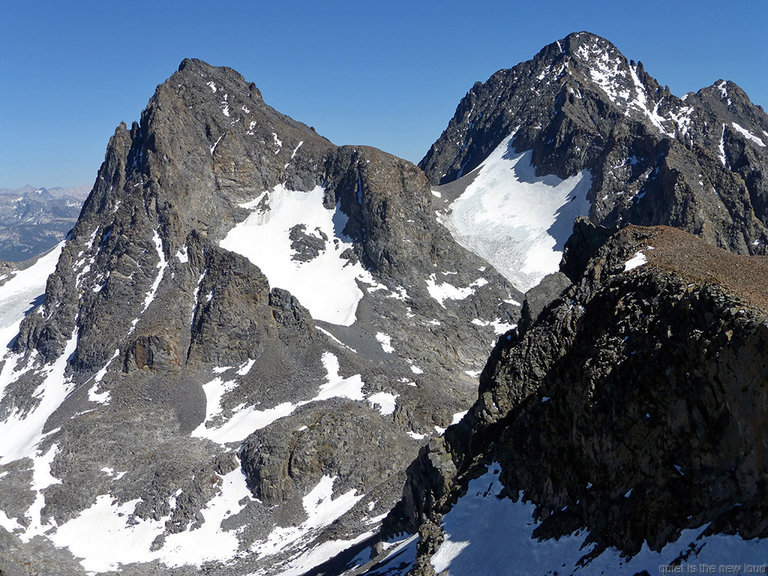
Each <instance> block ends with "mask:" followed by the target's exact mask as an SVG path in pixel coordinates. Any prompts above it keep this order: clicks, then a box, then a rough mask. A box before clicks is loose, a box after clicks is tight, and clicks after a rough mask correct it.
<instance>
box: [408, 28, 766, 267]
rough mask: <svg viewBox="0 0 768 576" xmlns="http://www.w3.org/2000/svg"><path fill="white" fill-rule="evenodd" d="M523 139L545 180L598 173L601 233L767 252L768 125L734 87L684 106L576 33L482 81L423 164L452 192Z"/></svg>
mask: <svg viewBox="0 0 768 576" xmlns="http://www.w3.org/2000/svg"><path fill="white" fill-rule="evenodd" d="M512 133H514V134H515V137H514V139H513V142H512V143H513V145H514V148H515V149H516V150H518V151H523V150H532V151H533V156H532V161H533V164H534V165H535V166H536V169H537V174H542V175H543V174H556V175H558V176H560V177H561V178H565V177H567V176H570V175H573V174H576V173H578V172H579V171H581V170H584V169H587V170H589V171H590V173H591V174H592V187H591V190H590V192H589V194H588V199H589V201H590V213H589V216H590V218H591V219H592V221H593V222H595V223H598V224H601V225H604V226H608V227H616V226H622V225H625V224H630V223H632V224H640V225H657V224H664V225H669V226H675V227H678V228H682V229H684V230H687V231H689V232H691V233H693V234H696V235H698V236H701V237H703V238H705V239H706V240H707V241H708V242H710V243H712V244H715V245H717V246H720V247H723V248H726V249H728V250H731V251H734V252H737V253H740V254H765V253H766V242H768V231H767V229H766V226H767V225H768V211H766V190H768V182H766V174H768V147H767V146H768V116H766V114H765V112H764V110H763V109H762V108H761V107H759V106H755V105H754V104H752V103H751V102H750V101H749V98H748V97H747V95H746V94H745V93H744V92H743V91H742V90H741V89H740V88H739V87H738V86H736V85H735V84H734V83H732V82H725V81H717V82H716V83H715V84H714V85H712V86H710V87H708V88H704V89H702V90H700V91H699V92H697V93H695V94H694V93H689V94H687V95H685V96H683V97H682V98H679V97H677V96H675V95H674V94H672V93H670V91H669V89H668V88H667V87H662V86H661V85H659V83H658V82H657V81H656V80H655V79H654V78H653V77H652V76H650V75H649V74H648V73H647V72H646V71H645V69H644V68H643V65H642V64H641V63H639V62H638V63H635V62H633V61H629V60H627V58H626V57H624V55H622V54H621V53H620V52H619V51H618V50H617V49H616V47H615V46H613V45H612V44H611V43H610V42H608V41H607V40H605V39H603V38H600V37H598V36H595V35H593V34H589V33H587V32H580V33H576V34H571V35H569V36H567V37H566V38H564V39H562V40H560V41H558V42H555V43H553V44H550V45H548V46H546V47H545V48H544V49H543V50H542V51H541V52H539V53H538V54H537V55H536V56H535V57H534V58H533V59H532V60H529V61H527V62H523V63H521V64H518V65H517V66H515V67H514V68H510V69H507V70H500V71H498V72H496V73H495V74H494V75H493V76H491V78H489V79H488V81H486V82H485V83H480V82H478V83H476V84H475V85H474V86H473V87H472V89H471V90H470V91H469V92H468V93H467V95H466V96H465V97H464V98H463V99H462V101H461V102H460V104H459V106H458V107H457V109H456V113H455V115H454V117H453V118H452V119H451V121H450V122H449V123H448V126H447V128H446V129H445V131H444V132H443V134H442V135H441V136H440V138H439V139H438V140H437V141H436V142H435V143H434V144H433V145H432V148H431V149H430V151H429V152H428V153H427V155H426V156H425V157H424V159H423V160H422V161H421V162H420V164H419V166H421V168H423V169H424V171H425V173H426V174H427V177H428V178H429V180H430V182H432V183H433V184H446V183H449V182H452V181H454V180H456V179H458V178H460V177H461V176H463V175H468V174H469V173H470V172H471V171H472V170H474V169H475V168H477V167H478V166H479V165H480V164H481V163H482V162H483V161H484V160H485V159H486V158H487V156H488V155H489V154H490V153H491V152H492V151H493V150H494V149H495V148H496V147H497V146H498V145H499V144H500V143H501V141H502V140H504V139H505V138H506V137H507V136H508V135H509V134H512ZM468 177H471V176H468Z"/></svg>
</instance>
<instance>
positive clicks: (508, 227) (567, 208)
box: [438, 134, 592, 297]
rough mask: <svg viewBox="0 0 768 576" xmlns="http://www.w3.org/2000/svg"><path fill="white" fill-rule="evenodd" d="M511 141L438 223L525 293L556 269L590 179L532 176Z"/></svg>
mask: <svg viewBox="0 0 768 576" xmlns="http://www.w3.org/2000/svg"><path fill="white" fill-rule="evenodd" d="M513 136H514V134H510V135H509V136H508V137H507V138H505V139H504V140H503V141H502V142H501V144H499V145H498V146H497V147H496V149H495V150H494V151H493V152H492V153H491V154H490V155H489V156H488V158H487V159H486V160H485V161H484V162H483V163H482V164H481V165H480V166H478V167H477V168H476V169H475V170H474V171H473V172H472V173H471V174H473V175H475V178H474V180H473V181H472V182H471V183H470V184H469V185H468V186H467V188H466V190H465V191H464V192H463V193H462V194H461V196H459V197H458V198H457V199H456V200H454V201H453V203H451V205H450V206H449V208H448V211H447V212H446V213H442V214H439V216H438V220H439V221H440V223H441V224H443V225H444V226H445V227H446V228H447V229H448V230H449V231H450V232H451V235H452V236H453V237H454V239H455V240H456V241H457V242H458V243H459V244H461V245H462V246H463V247H464V248H466V249H467V250H469V251H471V252H474V253H475V254H477V255H478V256H480V257H481V258H483V259H484V260H486V261H488V262H490V263H491V264H493V266H494V267H495V268H496V269H497V270H498V271H499V272H500V273H501V274H502V275H503V276H504V277H505V278H507V279H508V280H509V281H510V282H511V283H512V284H513V285H514V286H515V288H517V289H518V290H521V291H522V292H525V291H527V290H528V289H529V288H531V287H533V286H535V285H536V284H538V283H539V281H541V279H542V278H543V277H544V276H546V275H547V274H550V273H552V272H555V271H557V270H558V266H559V264H560V258H561V256H562V251H563V246H564V245H565V241H566V240H567V239H568V237H569V236H570V234H571V230H572V228H573V221H574V220H575V219H576V217H577V216H585V215H587V214H588V212H589V202H588V201H587V192H588V191H589V189H590V187H591V186H592V175H591V174H590V173H589V171H588V170H584V171H582V172H579V173H578V174H576V175H574V176H571V177H570V178H567V179H566V180H562V179H560V178H558V177H557V176H551V175H550V176H536V168H535V167H534V166H533V165H532V164H531V152H530V151H528V152H522V153H518V152H515V151H514V148H513V147H512V138H513ZM468 176H470V175H468ZM465 178H466V176H465ZM448 297H451V296H448ZM453 297H456V296H455V295H454V296H453Z"/></svg>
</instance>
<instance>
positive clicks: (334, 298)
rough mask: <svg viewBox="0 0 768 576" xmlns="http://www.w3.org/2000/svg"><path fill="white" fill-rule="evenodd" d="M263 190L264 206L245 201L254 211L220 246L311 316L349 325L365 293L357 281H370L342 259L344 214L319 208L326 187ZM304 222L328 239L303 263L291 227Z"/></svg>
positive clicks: (361, 270) (346, 245)
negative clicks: (297, 255) (243, 259)
mask: <svg viewBox="0 0 768 576" xmlns="http://www.w3.org/2000/svg"><path fill="white" fill-rule="evenodd" d="M265 194H266V198H267V201H266V204H268V206H267V207H264V206H261V204H262V201H261V199H262V198H263V197H264V194H262V195H261V196H259V198H257V200H258V201H259V202H258V203H256V204H254V202H255V201H254V202H250V203H247V204H245V205H243V207H247V208H251V209H253V213H252V214H251V215H250V216H249V217H248V218H247V219H246V220H245V221H244V222H241V223H240V224H238V225H237V226H235V227H234V228H233V229H232V230H230V231H229V233H228V234H227V236H226V238H224V240H222V241H221V247H222V248H225V249H227V250H230V251H232V252H236V253H237V254H241V255H243V256H245V257H246V258H248V259H249V260H250V261H251V262H252V263H253V264H255V265H256V266H258V267H259V268H260V269H261V271H262V272H263V273H264V275H265V276H266V277H267V278H268V280H269V283H270V285H271V286H272V287H278V288H284V289H286V290H288V291H290V292H291V294H293V295H294V296H296V297H297V298H298V299H299V301H301V303H302V304H303V305H304V306H306V307H307V309H308V310H309V312H310V314H312V317H313V318H315V319H316V320H323V321H326V322H330V323H331V324H339V325H343V326H351V325H352V324H353V323H354V322H355V320H356V316H355V314H356V311H357V304H358V302H360V300H361V299H362V297H363V292H362V291H361V290H360V288H358V285H357V281H358V280H360V281H363V282H366V283H369V284H373V283H374V281H373V277H372V276H371V275H370V273H368V272H367V271H366V270H365V269H364V268H363V267H362V265H361V264H359V263H357V264H351V263H350V262H349V260H345V259H343V258H340V255H341V253H342V252H344V250H346V249H347V248H351V247H352V243H351V241H350V240H349V239H348V238H346V237H345V236H344V235H343V234H342V231H343V230H344V226H345V225H346V222H347V216H346V215H345V214H344V213H343V212H341V210H340V209H339V208H338V207H337V208H336V209H335V210H328V209H326V208H325V207H324V206H323V197H324V195H325V191H324V190H323V189H322V188H320V187H319V186H318V187H316V188H315V189H314V190H312V191H310V192H296V191H293V190H288V189H287V188H285V187H284V186H282V185H278V186H276V187H275V188H274V190H272V191H271V192H267V193H265ZM297 224H304V225H305V226H306V228H307V229H308V230H317V229H319V230H320V231H322V232H323V233H324V234H325V235H326V236H327V237H328V238H330V239H331V241H329V242H327V243H326V246H325V250H323V251H322V252H321V253H320V254H319V255H318V256H317V257H316V258H313V259H312V260H310V261H308V262H301V261H297V260H293V259H292V258H291V256H292V254H293V249H292V247H291V240H290V238H289V234H290V229H291V228H293V227H294V226H296V225H297Z"/></svg>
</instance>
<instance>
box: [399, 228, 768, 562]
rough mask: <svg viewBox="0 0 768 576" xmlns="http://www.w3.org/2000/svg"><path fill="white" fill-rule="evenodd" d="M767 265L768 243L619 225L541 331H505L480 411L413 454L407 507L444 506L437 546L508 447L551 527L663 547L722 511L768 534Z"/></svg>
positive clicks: (510, 490) (546, 315) (629, 547)
mask: <svg viewBox="0 0 768 576" xmlns="http://www.w3.org/2000/svg"><path fill="white" fill-rule="evenodd" d="M589 233H590V232H589V231H586V230H585V231H583V232H582V236H584V235H588V234H589ZM592 233H593V234H598V235H599V234H601V232H599V231H595V232H592ZM571 250H572V251H573V250H576V248H573V247H572V248H571ZM638 253H641V254H642V255H644V256H645V258H646V260H647V263H645V264H641V265H638V266H637V267H635V268H632V265H631V264H630V265H628V264H627V262H631V261H633V258H636V256H637V254H638ZM572 256H573V254H572ZM634 261H635V262H639V260H638V259H635V260H634ZM745 275H748V277H747V278H745ZM767 277H768V261H766V260H765V258H764V257H743V256H736V255H733V254H729V253H727V252H725V251H722V250H720V249H717V248H714V247H711V246H709V245H707V244H705V243H704V242H703V241H701V240H699V239H696V238H694V237H692V236H690V235H687V234H686V233H684V232H682V231H679V230H675V229H671V228H664V227H659V228H640V227H629V228H626V229H623V230H621V231H619V232H617V233H616V234H615V235H613V236H612V237H611V238H610V239H609V240H608V241H607V242H606V243H605V244H604V245H603V246H602V247H601V248H599V250H598V251H597V252H596V253H595V254H594V255H593V256H592V258H591V259H590V260H589V263H588V265H586V266H585V267H584V268H583V269H582V271H581V273H580V276H579V277H578V278H576V279H575V280H576V282H575V284H574V285H573V286H572V287H571V288H570V289H568V290H566V291H565V292H563V294H562V295H561V296H560V297H559V298H556V299H555V300H554V301H553V302H552V303H551V304H549V305H548V306H547V307H546V308H545V309H544V310H543V311H542V312H541V314H540V315H539V316H538V319H537V320H536V321H535V323H534V324H533V325H532V326H531V327H530V329H528V331H527V332H524V333H522V334H518V333H516V332H515V333H510V334H509V335H508V337H507V338H502V339H501V340H500V341H499V344H498V345H497V347H496V349H495V350H494V352H493V354H492V355H491V358H490V360H489V362H488V364H487V366H486V367H485V369H484V371H483V375H482V377H481V384H480V390H479V397H478V400H477V402H476V403H475V405H474V406H473V407H472V409H471V410H470V411H469V413H468V415H467V416H466V417H465V418H464V419H463V420H462V422H461V423H460V424H458V425H456V426H453V427H451V428H449V429H448V431H447V432H446V434H445V440H444V443H442V444H441V443H435V444H431V445H430V446H429V447H427V448H425V449H423V450H422V453H421V455H420V457H419V459H418V461H417V462H415V463H414V464H413V465H412V466H411V468H410V469H409V480H408V482H407V484H406V491H405V494H404V496H405V498H404V500H403V502H402V503H401V505H400V510H401V511H404V512H406V517H407V518H409V519H410V523H411V526H418V525H419V524H420V523H421V522H420V519H424V518H428V519H430V522H429V523H428V524H427V525H425V526H422V528H421V533H422V535H423V536H424V540H425V541H424V542H423V543H422V545H421V547H422V550H424V551H426V550H429V549H430V544H429V542H430V541H431V542H432V545H431V546H432V548H433V549H434V548H436V546H435V542H438V541H439V538H440V536H439V530H435V528H436V526H435V524H439V518H440V515H441V513H444V512H446V511H447V510H448V509H450V506H451V501H452V499H453V498H455V497H456V496H457V495H459V494H461V493H462V487H463V486H466V482H467V481H468V479H469V478H471V477H473V475H475V474H476V472H475V470H476V469H477V464H478V462H479V463H480V464H482V463H483V462H486V463H487V462H490V461H494V460H495V461H498V462H499V463H500V464H501V468H502V471H501V479H502V481H503V483H504V485H505V487H506V488H505V490H506V494H508V495H517V494H518V492H520V491H522V492H523V493H524V495H525V499H526V500H529V501H531V502H533V503H535V504H536V506H537V517H538V518H539V519H540V520H541V524H540V526H539V527H538V528H537V531H536V533H535V536H536V537H541V538H557V537H559V536H561V535H565V534H571V533H573V532H574V531H575V530H577V529H582V528H586V529H587V530H588V531H589V533H590V539H591V540H593V541H594V542H596V543H597V544H598V548H597V549H596V551H594V553H595V554H598V553H599V552H600V551H602V550H603V549H604V547H606V546H612V547H615V548H618V549H619V550H621V551H622V552H623V553H625V554H628V555H630V556H631V555H634V554H636V553H637V552H639V551H640V547H641V545H642V544H643V543H644V542H645V543H647V544H648V545H649V546H650V547H651V549H653V550H660V549H661V548H662V547H663V546H664V545H665V544H667V543H668V542H671V541H674V540H676V539H677V537H678V536H679V535H680V532H681V531H682V530H684V529H686V528H697V527H700V526H706V525H707V524H710V523H711V524H710V528H709V530H710V532H713V533H717V532H724V533H729V534H735V533H738V534H740V535H741V536H742V537H743V538H755V537H766V536H768V514H767V512H768V510H766V507H765V502H764V499H763V497H762V496H761V495H762V494H763V490H764V489H765V486H764V483H765V480H764V479H765V475H766V471H768V470H767V467H768V461H766V459H765V457H764V456H765V450H766V447H768V421H766V419H765V417H764V414H763V407H764V406H765V403H766V401H767V400H768V359H766V357H765V354H764V351H765V349H766V346H768V314H767V313H766V309H767V308H768V306H766V304H768V301H767V300H766V298H765V291H764V290H762V289H759V290H755V286H758V285H759V286H764V285H765V284H764V280H765V278H767ZM755 282H759V284H755ZM430 526H431V528H430ZM430 535H431V536H430ZM435 539H438V540H435ZM428 556H429V554H427V553H426V552H425V553H424V555H423V556H422V559H421V566H422V568H423V569H424V570H427V564H428V562H427V559H428ZM427 572H428V570H427Z"/></svg>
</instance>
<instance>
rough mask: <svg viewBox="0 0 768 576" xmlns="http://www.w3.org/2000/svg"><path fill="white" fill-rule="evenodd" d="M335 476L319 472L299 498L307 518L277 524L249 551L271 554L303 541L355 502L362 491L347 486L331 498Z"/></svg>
mask: <svg viewBox="0 0 768 576" xmlns="http://www.w3.org/2000/svg"><path fill="white" fill-rule="evenodd" d="M335 481H336V477H335V476H334V477H331V476H323V477H322V478H321V479H320V481H319V482H318V483H317V485H316V486H315V487H314V488H313V489H312V491H310V492H309V494H307V495H306V496H305V497H304V498H303V499H302V505H303V506H304V511H305V512H306V513H307V516H308V518H307V519H306V520H305V521H304V522H302V524H301V525H299V526H288V527H282V526H278V527H277V528H275V529H274V530H273V531H272V532H271V533H270V535H269V536H268V537H267V538H266V539H265V540H262V541H258V542H255V543H254V544H253V545H252V546H251V551H252V552H255V553H256V554H258V555H259V556H260V557H265V556H272V555H274V554H277V553H278V552H280V551H282V550H285V549H286V548H288V547H289V546H293V545H295V544H297V543H299V542H302V541H303V542H306V541H308V540H309V539H310V538H312V536H313V535H314V534H316V533H317V532H318V530H320V529H321V528H323V527H325V526H328V525H329V524H331V523H332V522H334V521H335V520H337V519H338V518H340V517H341V516H343V515H344V514H346V513H347V512H348V511H349V510H351V509H352V508H353V507H354V506H355V504H357V503H358V502H359V501H360V500H361V499H362V498H363V496H364V494H360V495H359V496H358V495H357V490H354V489H352V490H349V491H348V492H345V493H344V494H342V495H340V496H339V497H338V498H336V499H334V498H333V484H334V482H335Z"/></svg>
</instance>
